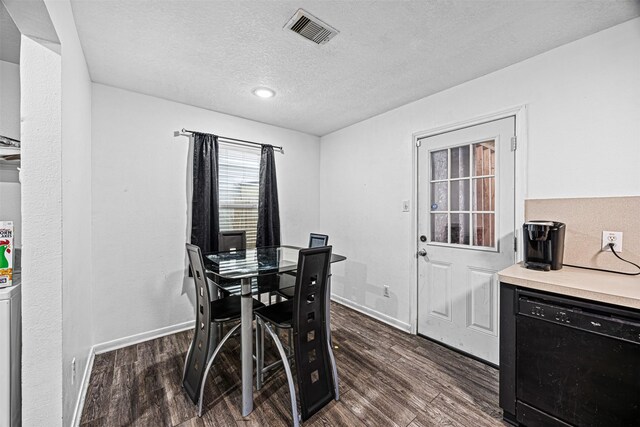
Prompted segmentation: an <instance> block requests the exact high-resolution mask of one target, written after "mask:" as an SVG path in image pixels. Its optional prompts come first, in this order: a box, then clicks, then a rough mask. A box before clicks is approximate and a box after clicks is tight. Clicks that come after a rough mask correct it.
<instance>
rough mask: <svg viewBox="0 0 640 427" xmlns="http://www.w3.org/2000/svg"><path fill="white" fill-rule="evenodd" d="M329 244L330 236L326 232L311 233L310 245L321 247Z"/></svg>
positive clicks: (311, 246)
mask: <svg viewBox="0 0 640 427" xmlns="http://www.w3.org/2000/svg"><path fill="white" fill-rule="evenodd" d="M328 244H329V236H327V235H326V234H316V233H309V247H310V248H319V247H320V246H327V245H328Z"/></svg>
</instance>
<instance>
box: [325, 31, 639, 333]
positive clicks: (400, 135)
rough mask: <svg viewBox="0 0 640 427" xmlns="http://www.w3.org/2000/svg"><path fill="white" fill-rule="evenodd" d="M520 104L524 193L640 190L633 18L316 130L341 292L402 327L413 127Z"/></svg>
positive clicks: (410, 274)
mask: <svg viewBox="0 0 640 427" xmlns="http://www.w3.org/2000/svg"><path fill="white" fill-rule="evenodd" d="M390 78H391V77H390ZM523 104H526V105H527V106H528V126H529V129H528V137H529V138H528V141H529V150H528V179H527V186H528V197H529V198H558V197H587V196H588V197H598V196H631V195H636V196H637V195H640V167H638V165H640V148H639V147H640V146H639V145H638V137H639V136H640V119H639V118H640V18H638V19H635V20H632V21H629V22H626V23H624V24H621V25H619V26H616V27H613V28H611V29H608V30H605V31H602V32H600V33H597V34H594V35H592V36H589V37H587V38H584V39H581V40H578V41H576V42H574V43H570V44H568V45H565V46H562V47H560V48H557V49H554V50H552V51H550V52H547V53H544V54H542V55H539V56H536V57H534V58H531V59H529V60H526V61H523V62H521V63H518V64H516V65H513V66H511V67H508V68H505V69H503V70H500V71H497V72H495V73H492V74H489V75H487V76H484V77H481V78H478V79H476V80H473V81H470V82H467V83H464V84H462V85H459V86H456V87H454V88H452V89H449V90H446V91H443V92H440V93H438V94H435V95H433V96H430V97H427V98H424V99H421V100H419V101H416V102H414V103H411V104H408V105H405V106H403V107H400V108H398V109H395V110H392V111H390V112H387V113H385V114H382V115H379V116H377V117H374V118H371V119H369V120H366V121H363V122H361V123H358V124H355V125H353V126H350V127H348V128H345V129H342V130H340V131H337V132H334V133H332V134H330V135H327V136H324V137H322V139H321V144H320V147H321V167H320V170H321V176H320V182H321V185H320V205H321V213H320V224H321V227H322V228H323V230H324V231H326V232H328V233H329V234H330V235H331V239H332V243H333V245H334V248H335V251H336V252H339V253H342V254H345V255H346V256H347V257H349V260H348V261H347V262H346V263H344V264H343V265H336V266H335V267H334V270H333V273H334V275H333V292H334V293H335V294H336V295H337V296H338V297H339V298H344V299H346V300H348V301H350V302H351V303H353V304H355V305H360V306H362V307H363V308H364V309H365V310H367V311H370V312H372V313H373V314H374V315H377V316H378V317H380V318H382V319H385V320H387V321H390V322H391V323H394V324H396V325H397V326H400V327H403V328H407V329H408V327H409V324H410V323H411V322H412V320H414V319H415V316H416V314H415V313H411V312H410V309H409V307H410V305H411V304H410V294H411V289H412V287H414V286H416V279H415V271H414V267H413V265H414V264H413V260H414V258H413V257H414V253H415V243H414V242H415V240H414V239H415V237H414V236H412V235H411V225H412V216H411V215H410V214H408V213H402V212H401V210H402V209H401V208H402V200H404V199H412V185H413V175H412V150H413V146H412V134H413V133H416V132H420V131H425V130H429V129H432V128H435V127H438V126H444V125H447V124H452V123H457V122H462V121H465V120H469V119H473V118H475V117H479V116H483V115H487V114H490V113H493V112H497V111H501V110H504V109H507V108H510V107H513V106H517V105H523ZM608 165H612V166H608ZM412 208H413V207H412ZM385 284H388V285H389V286H390V291H391V298H384V297H382V289H383V286H384V285H385Z"/></svg>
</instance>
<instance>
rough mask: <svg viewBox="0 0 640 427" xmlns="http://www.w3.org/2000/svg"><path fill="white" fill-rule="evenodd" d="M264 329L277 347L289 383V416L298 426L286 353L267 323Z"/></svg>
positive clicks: (295, 426)
mask: <svg viewBox="0 0 640 427" xmlns="http://www.w3.org/2000/svg"><path fill="white" fill-rule="evenodd" d="M264 328H265V329H266V330H267V332H269V335H271V338H272V339H273V341H274V342H275V344H276V347H278V352H279V353H280V358H281V359H282V365H283V366H284V371H285V372H286V374H287V382H288V383H289V395H290V396H291V415H292V417H293V426H294V427H299V426H300V419H299V417H298V402H297V401H296V389H295V387H294V385H293V375H292V374H291V366H289V358H288V357H287V353H286V352H285V351H284V347H282V343H281V342H280V339H279V338H278V335H277V334H276V333H275V332H273V329H271V326H270V325H269V324H268V323H264Z"/></svg>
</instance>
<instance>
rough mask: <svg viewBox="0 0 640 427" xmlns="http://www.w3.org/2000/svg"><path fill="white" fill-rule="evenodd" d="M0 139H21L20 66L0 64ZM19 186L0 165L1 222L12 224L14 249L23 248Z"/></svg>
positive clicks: (12, 171)
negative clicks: (0, 137)
mask: <svg viewBox="0 0 640 427" xmlns="http://www.w3.org/2000/svg"><path fill="white" fill-rule="evenodd" d="M0 135H3V136H8V137H9V138H13V139H18V140H19V139H20V66H19V65H18V64H13V63H11V62H6V61H0ZM20 203H21V202H20V182H19V181H18V169H17V167H16V166H15V165H13V164H6V163H0V221H13V231H14V240H13V242H14V246H15V247H17V248H20V247H22V220H21V215H20Z"/></svg>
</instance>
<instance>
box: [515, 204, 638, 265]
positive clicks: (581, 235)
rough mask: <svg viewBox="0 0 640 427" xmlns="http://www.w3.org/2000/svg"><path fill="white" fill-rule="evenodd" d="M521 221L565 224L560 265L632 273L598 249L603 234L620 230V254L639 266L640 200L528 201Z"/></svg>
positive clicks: (608, 253)
mask: <svg viewBox="0 0 640 427" xmlns="http://www.w3.org/2000/svg"><path fill="white" fill-rule="evenodd" d="M525 219H526V220H527V221H530V220H536V219H542V220H551V221H560V222H564V223H565V224H567V231H566V235H565V245H564V263H565V264H574V265H580V266H585V267H595V268H605V269H608V270H617V271H625V272H636V271H637V269H635V267H633V266H632V265H629V264H627V263H625V262H622V261H620V260H619V259H617V258H616V257H615V256H614V255H613V254H612V253H611V252H603V251H601V250H600V246H601V242H602V232H603V231H605V230H606V231H622V233H623V238H622V253H621V254H620V256H621V257H622V258H624V259H628V260H629V261H632V262H635V263H636V264H638V263H640V197H598V198H580V199H531V200H526V201H525Z"/></svg>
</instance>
